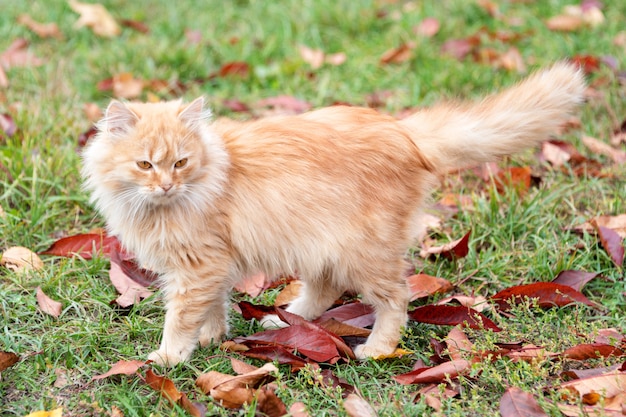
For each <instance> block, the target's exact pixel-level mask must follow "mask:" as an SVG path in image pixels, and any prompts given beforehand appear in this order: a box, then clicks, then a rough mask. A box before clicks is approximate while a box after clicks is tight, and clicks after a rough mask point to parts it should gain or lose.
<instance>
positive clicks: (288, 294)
mask: <svg viewBox="0 0 626 417" xmlns="http://www.w3.org/2000/svg"><path fill="white" fill-rule="evenodd" d="M302 285H303V284H302V281H299V280H293V281H291V282H289V283H288V284H287V285H286V286H285V288H283V290H282V291H281V292H280V293H278V295H277V296H276V299H275V300H274V305H275V306H276V307H280V306H284V305H287V304H289V303H291V302H292V301H293V300H295V299H296V298H297V297H298V295H300V289H301V288H302Z"/></svg>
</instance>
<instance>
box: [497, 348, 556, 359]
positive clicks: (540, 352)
mask: <svg viewBox="0 0 626 417" xmlns="http://www.w3.org/2000/svg"><path fill="white" fill-rule="evenodd" d="M504 356H506V357H508V358H511V359H513V361H514V362H516V361H520V360H521V361H527V362H532V361H535V360H537V359H540V360H545V359H550V358H556V357H558V356H559V354H558V353H554V352H549V351H547V350H546V349H545V348H543V347H539V346H535V345H533V344H528V345H524V346H522V348H521V349H518V350H515V351H512V352H508V353H506V354H505V355H504Z"/></svg>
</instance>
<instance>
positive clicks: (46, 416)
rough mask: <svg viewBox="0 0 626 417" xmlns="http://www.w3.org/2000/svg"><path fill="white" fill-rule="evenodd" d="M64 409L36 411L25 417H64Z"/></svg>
mask: <svg viewBox="0 0 626 417" xmlns="http://www.w3.org/2000/svg"><path fill="white" fill-rule="evenodd" d="M62 416H63V407H58V408H55V409H54V410H50V411H35V412H32V413H30V414H29V415H27V416H24V417H62Z"/></svg>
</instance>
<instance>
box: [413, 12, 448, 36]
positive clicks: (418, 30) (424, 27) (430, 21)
mask: <svg viewBox="0 0 626 417" xmlns="http://www.w3.org/2000/svg"><path fill="white" fill-rule="evenodd" d="M440 27H441V25H440V23H439V20H437V18H435V17H426V18H424V20H422V21H421V22H419V23H418V25H417V26H415V27H414V28H413V33H415V34H416V35H420V36H424V37H427V38H432V37H433V36H435V35H436V34H437V33H438V32H439V28H440Z"/></svg>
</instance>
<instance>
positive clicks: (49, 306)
mask: <svg viewBox="0 0 626 417" xmlns="http://www.w3.org/2000/svg"><path fill="white" fill-rule="evenodd" d="M37 304H39V308H40V309H41V311H43V312H44V313H46V314H49V315H51V316H52V317H59V316H60V315H61V311H63V304H61V303H60V302H58V301H55V300H53V299H52V298H50V297H48V296H47V295H46V294H45V293H44V292H43V290H42V289H41V287H37Z"/></svg>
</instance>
